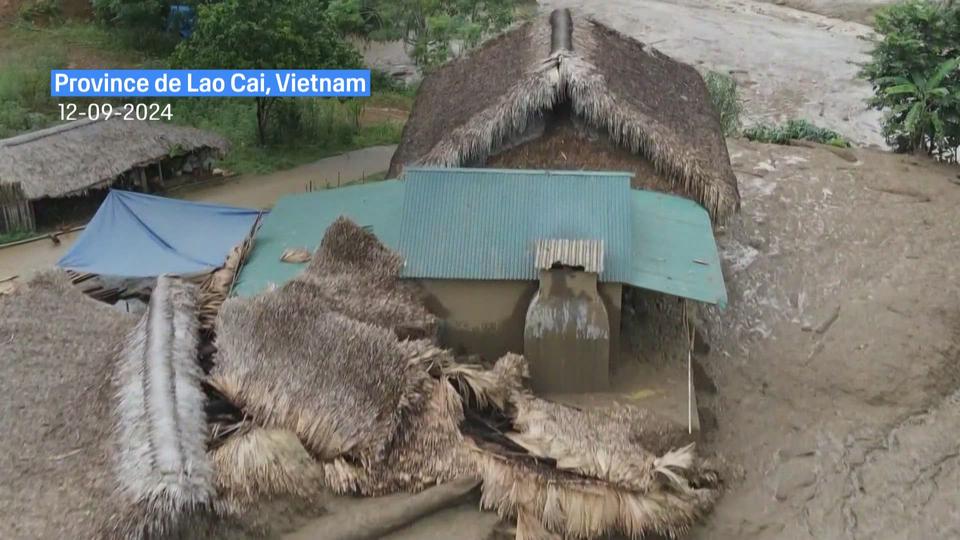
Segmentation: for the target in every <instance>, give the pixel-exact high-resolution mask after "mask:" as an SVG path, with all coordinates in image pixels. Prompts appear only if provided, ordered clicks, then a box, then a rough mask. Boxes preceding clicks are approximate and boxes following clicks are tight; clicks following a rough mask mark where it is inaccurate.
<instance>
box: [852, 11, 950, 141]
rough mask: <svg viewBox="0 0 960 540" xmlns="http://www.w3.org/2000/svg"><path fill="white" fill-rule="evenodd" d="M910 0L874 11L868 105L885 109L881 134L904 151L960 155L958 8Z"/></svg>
mask: <svg viewBox="0 0 960 540" xmlns="http://www.w3.org/2000/svg"><path fill="white" fill-rule="evenodd" d="M952 4H953V5H951V3H949V2H931V1H926V0H908V1H906V2H903V3H900V4H896V5H893V6H889V7H887V8H885V9H883V10H881V11H880V12H878V13H877V15H876V20H875V24H876V31H877V34H878V35H879V36H880V37H879V39H878V40H877V41H876V42H875V44H874V49H873V51H872V52H871V59H870V62H868V63H867V64H866V65H865V66H864V68H863V75H864V76H865V77H866V78H867V80H869V81H870V82H871V83H872V85H873V88H874V93H875V97H874V98H872V99H871V100H870V101H869V103H870V105H871V106H873V107H874V108H876V109H878V110H884V111H886V112H887V114H886V116H885V117H884V121H883V134H884V136H885V137H886V138H887V141H888V142H889V143H890V144H891V145H893V146H894V147H895V148H896V149H897V150H898V151H901V152H925V153H928V154H932V155H936V156H937V157H939V158H941V159H952V160H956V159H957V154H956V149H957V147H958V146H960V70H958V69H957V67H956V66H955V65H953V64H952V61H953V60H954V59H956V58H958V57H960V6H958V5H955V4H956V3H955V2H954V3H952Z"/></svg>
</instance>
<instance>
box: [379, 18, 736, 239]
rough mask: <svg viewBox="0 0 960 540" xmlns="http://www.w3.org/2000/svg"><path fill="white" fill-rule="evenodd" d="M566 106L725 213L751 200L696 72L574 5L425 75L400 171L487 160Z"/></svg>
mask: <svg viewBox="0 0 960 540" xmlns="http://www.w3.org/2000/svg"><path fill="white" fill-rule="evenodd" d="M561 106H568V107H569V110H570V113H569V114H573V115H575V116H576V117H577V118H578V119H579V120H581V121H583V122H585V123H586V124H587V125H588V126H590V127H591V128H594V129H596V130H599V131H601V132H603V133H604V134H606V135H607V137H609V139H610V140H611V141H613V142H614V143H615V144H617V145H619V146H621V147H623V148H625V149H627V150H629V151H630V152H632V153H633V154H635V155H639V156H642V158H644V159H646V160H649V161H650V162H652V163H653V165H654V167H655V168H656V170H657V171H658V172H659V173H660V174H662V175H664V176H665V177H666V178H667V179H668V180H669V181H670V182H672V183H673V184H674V185H675V186H676V187H677V188H678V191H679V192H680V193H683V194H684V195H686V196H688V197H690V198H693V199H695V200H697V201H698V202H700V203H701V204H702V205H704V206H705V207H706V208H707V209H708V210H709V212H710V214H711V216H713V218H714V219H715V220H723V219H725V218H727V217H728V216H729V215H731V214H732V213H733V212H734V211H735V210H736V209H737V207H738V206H739V201H740V196H739V192H738V190H737V182H736V176H735V175H734V173H733V170H732V168H731V166H730V159H729V155H728V153H727V147H726V142H725V141H724V138H723V133H722V130H721V128H720V122H719V118H718V116H717V113H716V112H715V111H714V109H713V106H712V104H711V101H710V96H709V93H708V91H707V87H706V85H705V83H704V82H703V79H702V78H701V77H700V75H699V74H698V73H697V72H696V70H694V69H693V68H692V67H691V66H688V65H685V64H681V63H679V62H676V61H674V60H672V59H670V58H668V57H666V56H664V55H662V54H661V53H659V52H657V51H655V50H653V49H649V48H647V47H645V46H644V45H643V44H642V43H640V42H637V41H635V40H634V39H632V38H630V37H627V36H624V35H622V34H620V33H618V32H616V31H614V30H612V29H610V28H608V27H606V26H604V25H603V24H601V23H598V22H596V21H593V20H589V19H584V18H581V17H577V18H575V19H574V18H572V17H571V15H570V13H569V12H568V11H567V10H560V11H556V12H554V13H553V15H552V16H551V18H550V20H547V19H540V20H536V21H532V22H530V23H527V24H525V25H522V26H520V27H518V28H517V29H515V30H513V31H511V32H508V33H506V34H504V35H502V36H500V37H498V38H495V39H493V40H490V41H489V42H488V43H487V44H486V45H484V46H483V47H481V48H480V49H479V50H477V51H474V52H473V53H471V54H470V55H468V56H466V57H464V58H462V59H459V60H456V61H453V62H450V63H448V64H447V65H445V66H443V67H441V68H440V69H438V70H436V71H435V72H433V73H432V74H431V75H430V76H428V77H427V78H426V79H424V81H423V84H422V85H421V88H420V92H419V93H418V94H417V101H416V103H415V104H414V108H413V113H412V115H411V116H410V119H409V121H408V122H407V124H406V126H405V128H404V133H403V137H402V140H401V143H400V146H399V147H398V148H397V151H396V153H395V154H394V156H393V160H392V161H391V164H390V171H389V173H388V176H390V177H394V176H397V175H399V174H400V173H401V172H402V169H403V167H404V166H406V165H410V164H417V165H436V166H447V167H455V166H467V165H475V164H483V163H485V162H486V161H487V160H488V158H489V157H490V156H494V155H496V154H497V153H499V152H501V151H504V150H506V149H508V148H510V147H511V146H512V145H513V144H516V143H517V141H520V142H523V140H524V139H525V138H528V135H529V133H527V132H528V131H529V129H530V128H532V127H533V126H534V125H535V124H537V122H538V121H539V120H540V119H541V118H542V117H543V115H544V114H546V113H549V112H550V111H552V110H555V109H558V108H560V107H561ZM526 168H531V167H530V166H529V165H527V167H526ZM549 168H564V164H563V163H562V162H561V161H560V160H559V159H558V161H556V162H555V163H554V164H553V165H552V166H550V167H549ZM630 168H631V169H632V168H633V167H630Z"/></svg>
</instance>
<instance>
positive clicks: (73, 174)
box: [0, 118, 228, 200]
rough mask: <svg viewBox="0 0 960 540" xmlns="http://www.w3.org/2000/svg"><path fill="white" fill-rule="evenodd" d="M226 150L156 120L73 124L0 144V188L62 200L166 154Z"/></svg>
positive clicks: (218, 141) (213, 138)
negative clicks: (13, 186)
mask: <svg viewBox="0 0 960 540" xmlns="http://www.w3.org/2000/svg"><path fill="white" fill-rule="evenodd" d="M204 148H207V149H210V150H213V151H215V152H217V153H219V154H221V155H222V154H223V153H224V152H226V151H227V148H228V143H227V141H226V140H224V139H223V138H222V137H219V136H217V135H214V134H211V133H208V132H205V131H201V130H199V129H194V128H190V127H183V126H176V125H172V124H167V123H161V122H149V121H127V120H123V119H120V118H112V119H110V120H78V121H76V122H70V123H67V124H62V125H59V126H54V127H51V128H48V129H43V130H40V131H34V132H31V133H26V134H23V135H18V136H16V137H12V138H9V139H3V140H0V184H18V185H19V188H20V191H21V193H22V195H21V196H22V197H23V198H24V199H29V200H33V199H39V198H42V197H62V196H67V195H75V194H78V193H82V192H84V191H86V190H88V189H93V188H100V187H106V186H108V185H110V184H111V183H113V181H114V180H115V179H116V178H117V176H119V175H120V174H123V173H124V172H126V171H128V170H130V169H132V168H134V167H138V166H142V165H147V164H151V163H155V162H157V161H159V160H161V159H164V158H166V157H168V156H170V155H171V154H172V153H183V152H191V151H196V150H200V149H204Z"/></svg>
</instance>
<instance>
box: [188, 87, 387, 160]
mask: <svg viewBox="0 0 960 540" xmlns="http://www.w3.org/2000/svg"><path fill="white" fill-rule="evenodd" d="M350 102H351V101H346V102H343V103H341V102H340V101H338V100H334V99H321V98H316V99H297V100H285V101H281V102H279V103H278V104H277V108H276V110H275V113H276V114H275V116H274V117H273V118H272V120H271V126H270V127H268V129H267V132H268V133H269V134H271V135H270V137H271V138H270V141H269V144H268V145H261V144H259V141H258V140H257V135H256V133H257V129H256V121H257V117H256V103H254V102H253V101H252V100H245V99H218V100H210V99H204V98H196V99H181V100H177V101H176V102H174V111H173V118H174V121H175V122H182V123H188V124H189V125H192V126H196V127H199V128H201V129H207V130H210V131H214V132H217V133H220V134H221V135H223V136H225V137H226V138H227V139H228V140H230V142H231V149H230V152H229V153H228V154H227V156H226V158H225V159H224V160H223V162H222V163H221V164H220V166H221V167H223V168H226V169H229V170H231V171H234V172H238V173H267V172H270V171H274V170H277V169H285V168H289V167H293V166H296V165H300V164H303V163H308V162H310V161H314V160H317V159H320V158H323V157H326V156H330V155H333V154H337V153H340V152H344V151H347V150H353V149H356V148H364V147H367V146H376V145H381V144H396V143H397V142H398V141H399V140H400V133H401V131H402V130H403V122H402V121H399V120H393V121H391V120H386V121H380V122H369V123H363V122H362V123H361V125H360V127H359V128H358V127H357V125H356V121H355V119H354V116H353V111H351V110H350V107H349V103H350Z"/></svg>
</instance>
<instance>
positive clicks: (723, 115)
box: [703, 71, 743, 137]
mask: <svg viewBox="0 0 960 540" xmlns="http://www.w3.org/2000/svg"><path fill="white" fill-rule="evenodd" d="M703 79H704V81H705V82H706V83H707V90H708V91H709V92H710V100H711V101H712V102H713V108H714V109H716V110H717V114H718V115H719V116H720V127H721V128H723V134H724V135H726V136H728V137H729V136H732V135H736V134H737V133H738V132H739V131H740V127H741V123H740V115H741V114H742V113H743V102H742V101H740V95H739V94H738V93H737V81H735V80H733V77H731V76H729V75H726V74H724V73H717V72H716V71H710V72H708V73H707V74H706V75H705V76H704V77H703Z"/></svg>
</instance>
